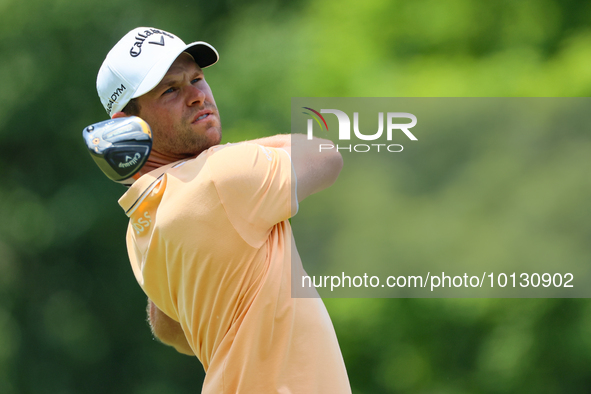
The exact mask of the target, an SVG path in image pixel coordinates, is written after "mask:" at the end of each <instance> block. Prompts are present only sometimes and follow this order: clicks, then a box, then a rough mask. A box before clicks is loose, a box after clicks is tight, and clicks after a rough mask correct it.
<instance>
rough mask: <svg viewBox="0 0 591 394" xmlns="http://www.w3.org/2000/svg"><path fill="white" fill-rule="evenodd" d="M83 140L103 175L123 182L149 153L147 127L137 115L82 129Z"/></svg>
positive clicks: (150, 133) (150, 145) (135, 171)
mask: <svg viewBox="0 0 591 394" xmlns="http://www.w3.org/2000/svg"><path fill="white" fill-rule="evenodd" d="M82 137H83V138H84V141H85V142H86V147H87V148H88V151H89V152H90V156H91V157H92V158H93V159H94V161H95V162H96V164H97V165H98V166H99V168H100V169H101V170H102V171H103V172H104V173H105V175H106V176H107V177H108V178H109V179H111V180H113V181H115V182H122V181H125V180H126V179H129V178H131V177H132V176H133V175H135V174H136V173H137V172H138V171H139V170H140V169H141V168H142V166H143V165H144V164H145V163H146V160H148V156H150V151H151V150H152V131H151V130H150V126H149V125H148V124H147V123H146V122H145V121H144V120H143V119H141V118H138V117H137V116H128V117H124V118H116V119H109V120H105V121H103V122H99V123H95V124H92V125H90V126H88V127H85V128H84V130H83V131H82Z"/></svg>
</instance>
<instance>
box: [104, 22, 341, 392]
mask: <svg viewBox="0 0 591 394" xmlns="http://www.w3.org/2000/svg"><path fill="white" fill-rule="evenodd" d="M217 60H218V54H217V52H216V51H215V49H214V48H213V47H212V46H211V45H209V44H207V43H204V42H194V43H191V44H189V45H185V43H183V42H182V41H181V40H180V39H179V38H178V37H176V36H175V35H173V34H171V33H168V32H165V31H162V30H159V29H154V28H143V27H142V28H137V29H134V30H132V31H131V32H129V33H128V34H127V35H125V36H124V37H123V38H122V39H121V40H120V41H119V42H118V43H117V44H116V45H115V46H114V47H113V49H112V50H111V51H110V52H109V54H108V55H107V58H106V59H105V61H104V63H103V65H102V67H101V69H100V71H99V75H98V78H97V90H98V92H99V97H100V98H101V101H102V103H103V105H104V107H105V109H106V111H107V113H108V114H109V115H110V116H111V117H112V118H118V117H124V116H129V115H137V116H139V117H141V118H142V119H144V120H145V121H146V122H147V123H148V124H149V125H150V126H151V129H152V134H153V147H152V153H151V154H150V157H149V160H148V162H147V163H146V165H145V166H144V167H143V168H142V170H141V171H140V173H139V176H136V177H135V178H136V179H135V182H134V183H133V185H131V187H130V189H129V190H128V191H127V193H125V194H124V195H123V197H122V198H121V199H120V200H119V203H120V205H121V206H122V207H123V209H124V210H125V212H126V214H127V215H128V216H129V218H130V225H129V228H128V232H127V246H128V252H129V257H130V260H131V265H132V268H133V272H134V274H135V277H136V279H137V280H138V282H139V284H140V286H141V287H142V289H143V290H144V292H145V293H146V294H147V296H148V298H149V306H148V310H149V319H150V324H151V327H152V330H153V332H154V334H155V336H157V337H158V338H159V339H160V340H161V341H162V342H163V343H165V344H168V345H171V346H173V347H174V348H175V349H176V350H177V351H179V352H181V353H185V354H190V355H193V354H194V355H196V356H197V357H198V358H199V360H200V361H201V362H202V364H203V366H204V368H205V371H206V378H205V381H204V384H203V393H216V394H218V393H228V394H229V393H305V394H312V393H323V394H327V393H335V394H337V393H338V394H340V393H350V392H351V390H350V386H349V382H348V378H347V373H346V370H345V366H344V363H343V359H342V356H341V352H340V349H339V346H338V342H337V338H336V335H335V332H334V329H333V326H332V323H331V321H330V318H329V316H328V313H327V311H326V308H325V307H324V304H323V303H322V300H320V299H319V298H292V297H291V276H292V264H293V272H294V273H295V275H301V274H302V273H303V269H302V268H301V261H300V259H299V255H298V253H297V251H296V249H295V243H294V241H293V237H292V233H291V227H290V224H289V221H288V219H289V218H290V217H291V216H292V214H295V212H296V211H297V209H298V201H301V200H303V199H304V198H305V197H307V196H308V195H310V194H313V193H315V192H318V191H320V190H322V189H324V188H326V187H328V186H330V185H331V184H332V183H333V182H334V181H335V180H336V178H337V176H338V174H339V172H340V169H341V167H342V158H341V156H340V155H339V153H335V152H332V153H327V152H322V153H319V149H318V145H319V144H320V143H323V142H324V143H326V142H327V141H323V140H319V139H316V140H312V141H308V140H307V139H306V138H304V136H302V135H300V136H290V135H276V136H273V137H267V138H262V139H259V140H254V141H248V142H244V143H239V144H227V145H219V143H220V141H221V138H222V130H221V123H220V117H219V113H218V109H217V106H216V104H215V100H214V97H213V94H212V91H211V89H210V88H209V85H208V84H207V82H206V81H205V78H204V76H203V71H202V69H203V68H205V67H208V66H210V65H212V64H214V63H215V62H217ZM296 140H297V142H298V144H297V149H298V152H297V155H294V160H293V162H292V161H291V158H290V154H291V150H292V148H296V146H295V145H292V144H293V143H294V142H295V141H296ZM296 156H297V157H296ZM296 179H297V181H296Z"/></svg>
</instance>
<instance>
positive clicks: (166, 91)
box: [162, 77, 203, 96]
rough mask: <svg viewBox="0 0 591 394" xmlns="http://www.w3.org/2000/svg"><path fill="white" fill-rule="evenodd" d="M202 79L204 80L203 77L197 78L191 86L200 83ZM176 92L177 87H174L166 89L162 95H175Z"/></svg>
mask: <svg viewBox="0 0 591 394" xmlns="http://www.w3.org/2000/svg"><path fill="white" fill-rule="evenodd" d="M202 79H203V78H202V77H197V78H195V79H193V80H192V81H191V84H192V85H194V84H196V83H198V82H199V81H201V80H202ZM175 90H176V87H174V86H172V87H170V88H168V89H166V90H165V91H164V92H162V95H163V96H164V95H165V94H169V93H173V92H174V91H175Z"/></svg>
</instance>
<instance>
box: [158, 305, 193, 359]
mask: <svg viewBox="0 0 591 394" xmlns="http://www.w3.org/2000/svg"><path fill="white" fill-rule="evenodd" d="M148 321H149V323H150V328H151V329H152V334H154V337H156V338H157V339H158V340H160V342H162V343H163V344H165V345H168V346H172V347H174V348H175V349H176V351H177V352H179V353H182V354H186V355H189V356H194V355H195V353H193V350H192V349H191V346H189V342H188V341H187V337H186V336H185V333H184V332H183V329H182V328H181V325H180V323H179V322H177V321H174V320H173V319H171V318H170V317H169V316H168V315H166V314H165V313H164V312H162V311H161V310H160V309H158V307H157V306H156V305H154V303H153V302H152V301H151V300H148Z"/></svg>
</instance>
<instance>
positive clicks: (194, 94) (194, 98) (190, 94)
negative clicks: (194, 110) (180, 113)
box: [186, 85, 205, 106]
mask: <svg viewBox="0 0 591 394" xmlns="http://www.w3.org/2000/svg"><path fill="white" fill-rule="evenodd" d="M186 95H187V105H189V106H191V105H194V104H201V103H203V102H204V101H205V93H204V92H203V91H202V90H201V89H199V88H198V87H197V86H195V85H188V86H187V88H186Z"/></svg>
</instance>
